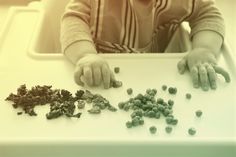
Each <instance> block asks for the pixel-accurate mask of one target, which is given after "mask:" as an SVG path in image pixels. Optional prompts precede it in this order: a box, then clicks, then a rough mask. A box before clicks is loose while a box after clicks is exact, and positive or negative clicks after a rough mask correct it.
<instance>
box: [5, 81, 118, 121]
mask: <svg viewBox="0 0 236 157" xmlns="http://www.w3.org/2000/svg"><path fill="white" fill-rule="evenodd" d="M5 100H6V101H11V102H13V104H12V105H13V107H14V108H18V107H20V108H22V109H23V111H24V112H25V113H26V114H28V115H30V116H36V115H37V114H36V113H35V111H34V108H35V106H37V105H46V104H50V111H49V112H48V113H47V114H46V118H47V119H55V118H58V117H61V116H63V115H65V116H66V117H76V118H80V116H81V114H82V113H80V112H78V113H75V109H76V105H75V104H76V103H77V104H78V105H77V108H78V109H83V108H84V107H85V104H86V103H92V108H91V109H90V110H88V112H89V113H93V114H97V113H100V112H101V110H103V109H106V108H107V109H108V110H110V111H112V112H115V111H116V110H117V109H116V108H115V107H114V106H112V105H111V104H110V103H109V101H108V100H107V99H105V98H104V97H103V96H101V95H99V94H92V93H91V92H90V91H88V90H85V91H84V90H78V91H76V93H75V96H73V94H72V93H71V92H69V91H68V90H65V89H52V86H39V85H37V86H35V87H32V88H31V89H27V88H26V85H25V84H24V85H21V86H20V87H19V88H18V89H17V93H16V94H13V93H11V94H10V95H9V96H8V97H7V98H6V99H5ZM17 114H18V115H21V114H22V112H18V113H17Z"/></svg>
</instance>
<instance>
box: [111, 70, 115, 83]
mask: <svg viewBox="0 0 236 157" xmlns="http://www.w3.org/2000/svg"><path fill="white" fill-rule="evenodd" d="M110 77H111V82H114V81H116V79H115V75H114V73H113V72H112V71H111V70H110Z"/></svg>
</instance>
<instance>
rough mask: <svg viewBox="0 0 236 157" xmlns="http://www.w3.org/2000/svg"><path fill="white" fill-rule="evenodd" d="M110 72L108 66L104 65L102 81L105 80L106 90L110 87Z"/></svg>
mask: <svg viewBox="0 0 236 157" xmlns="http://www.w3.org/2000/svg"><path fill="white" fill-rule="evenodd" d="M110 77H111V76H110V70H109V68H108V67H107V65H105V64H104V65H102V79H103V84H104V88H105V89H108V88H109V87H110Z"/></svg>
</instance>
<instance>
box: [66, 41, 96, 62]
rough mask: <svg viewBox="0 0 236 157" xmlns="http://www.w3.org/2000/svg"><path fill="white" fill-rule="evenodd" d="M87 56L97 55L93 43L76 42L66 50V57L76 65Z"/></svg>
mask: <svg viewBox="0 0 236 157" xmlns="http://www.w3.org/2000/svg"><path fill="white" fill-rule="evenodd" d="M87 54H97V51H96V49H95V47H94V45H93V43H92V42H90V41H78V42H75V43H73V44H71V45H70V46H68V47H67V49H66V50H65V56H66V57H67V58H69V59H70V60H71V61H72V63H74V64H75V63H76V62H77V61H78V60H80V59H81V58H83V57H84V56H85V55H87Z"/></svg>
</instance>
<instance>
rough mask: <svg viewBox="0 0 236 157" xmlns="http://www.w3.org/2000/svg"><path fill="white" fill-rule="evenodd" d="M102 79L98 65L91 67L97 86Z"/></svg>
mask: <svg viewBox="0 0 236 157" xmlns="http://www.w3.org/2000/svg"><path fill="white" fill-rule="evenodd" d="M101 79H102V74H101V69H100V67H94V68H93V80H94V85H95V86H98V85H100V83H101Z"/></svg>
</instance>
